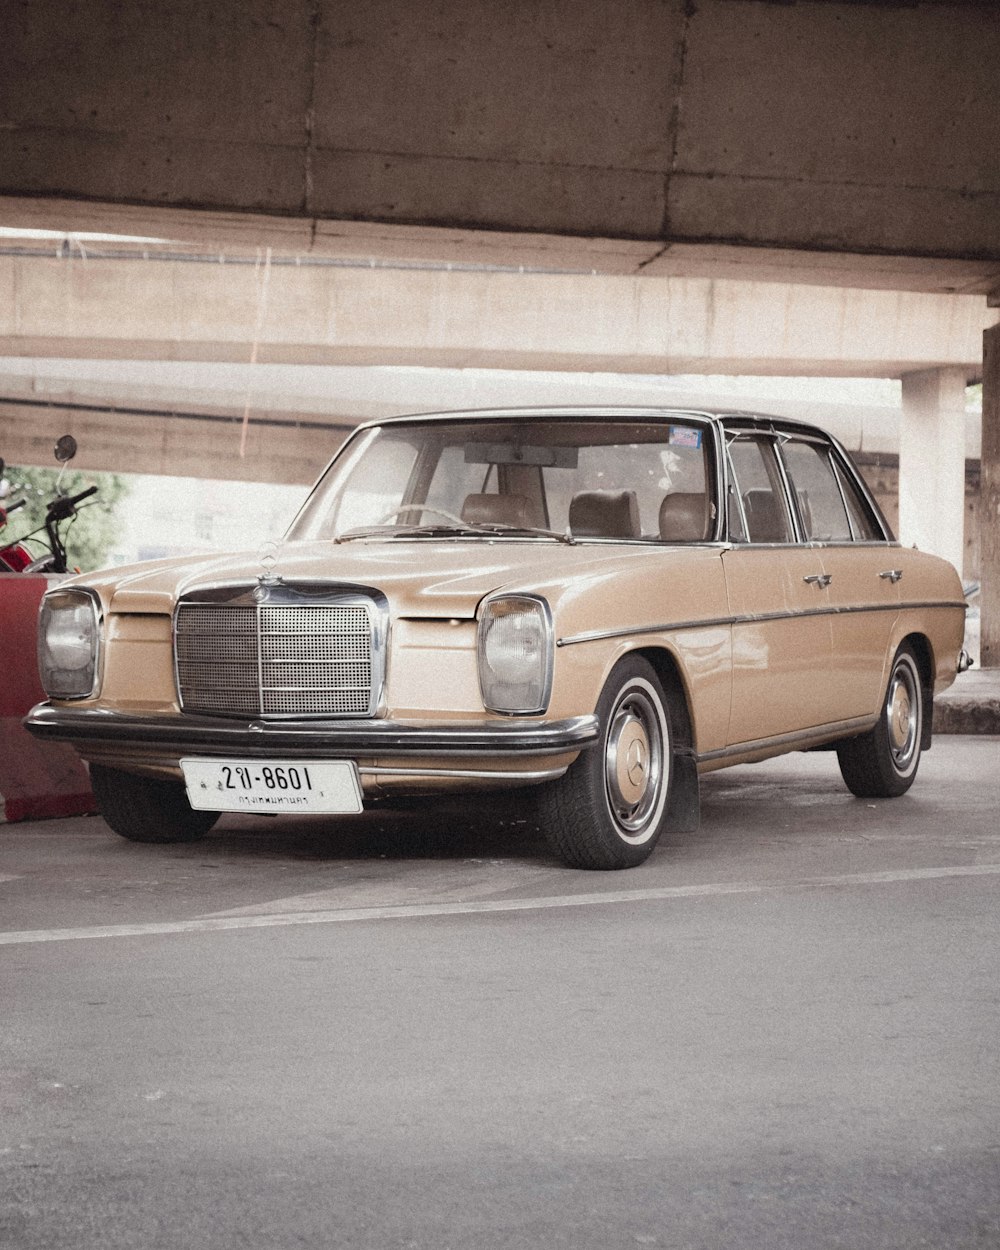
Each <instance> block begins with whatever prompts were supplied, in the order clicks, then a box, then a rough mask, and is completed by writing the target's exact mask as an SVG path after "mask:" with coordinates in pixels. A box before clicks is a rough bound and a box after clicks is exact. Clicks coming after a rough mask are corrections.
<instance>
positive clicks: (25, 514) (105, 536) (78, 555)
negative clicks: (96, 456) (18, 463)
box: [0, 467, 131, 573]
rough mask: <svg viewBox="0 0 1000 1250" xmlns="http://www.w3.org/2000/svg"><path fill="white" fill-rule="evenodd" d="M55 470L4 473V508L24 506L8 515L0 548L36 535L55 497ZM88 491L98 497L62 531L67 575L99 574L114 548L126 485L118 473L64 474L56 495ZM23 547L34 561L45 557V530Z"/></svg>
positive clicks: (88, 501) (81, 507)
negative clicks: (23, 503) (93, 571)
mask: <svg viewBox="0 0 1000 1250" xmlns="http://www.w3.org/2000/svg"><path fill="white" fill-rule="evenodd" d="M58 477H59V470H58V469H34V468H24V469H22V468H14V467H10V468H8V469H7V471H6V474H5V481H6V483H7V484H8V487H9V489H8V491H7V496H6V499H5V500H2V501H0V502H2V503H5V504H7V506H9V505H10V504H11V503H13V502H14V501H15V500H17V499H25V500H27V504H26V506H25V507H23V508H20V509H19V510H18V511H17V512H15V513H13V514H12V515H11V517H10V519H9V520H8V522H7V527H6V529H4V530H3V531H0V546H2V545H4V544H6V543H9V542H13V541H14V540H15V539H17V538H21V537H22V536H23V535H25V534H30V533H31V532H32V531H34V530H37V529H40V527H41V526H42V523H43V522H44V520H45V506H46V504H47V503H48V501H49V500H50V499H52V498H53V497H54V496H55V493H56V479H57V478H58ZM88 486H97V488H98V491H97V494H96V495H93V496H92V497H91V498H90V499H88V500H86V501H85V502H84V503H83V504H81V506H80V511H79V513H78V514H77V516H76V517H75V518H74V519H73V520H72V521H70V522H68V523H66V524H64V525H63V527H62V531H61V532H62V535H63V541H64V542H65V544H66V551H67V558H68V561H69V567H70V569H79V570H80V572H81V573H88V572H90V570H91V569H98V568H100V567H101V566H102V565H103V564H104V563H105V562H106V561H107V557H108V552H109V551H111V549H112V548H113V547H114V545H115V537H116V532H117V524H116V520H115V515H114V509H115V505H116V504H118V503H121V502H122V500H124V499H126V498H127V497H128V494H129V491H130V489H131V487H130V485H129V483H128V482H127V481H126V479H125V478H124V477H122V476H121V475H120V474H118V473H80V472H76V471H74V472H66V473H64V474H63V476H62V480H61V481H60V482H59V493H60V494H62V495H76V494H79V492H80V491H82V490H85V489H86V488H87V487H88ZM25 546H26V547H27V548H28V549H29V550H30V551H31V553H32V555H33V556H40V555H44V554H45V550H46V538H45V530H44V529H41V532H40V533H38V534H36V535H35V537H34V538H31V539H29V541H28V542H26V543H25Z"/></svg>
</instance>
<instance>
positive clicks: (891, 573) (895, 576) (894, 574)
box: [879, 569, 903, 586]
mask: <svg viewBox="0 0 1000 1250" xmlns="http://www.w3.org/2000/svg"><path fill="white" fill-rule="evenodd" d="M902 576H903V570H902V569H886V570H885V572H884V573H879V577H885V578H888V580H889V581H890V582H892V584H893V585H894V586H895V584H896V583H897V582H898V581H899V579H900V578H901V577H902Z"/></svg>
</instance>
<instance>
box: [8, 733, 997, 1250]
mask: <svg viewBox="0 0 1000 1250" xmlns="http://www.w3.org/2000/svg"><path fill="white" fill-rule="evenodd" d="M998 765H1000V739H997V738H941V739H938V741H937V742H936V743H935V746H934V749H933V750H932V751H931V753H930V754H929V755H927V756H926V757H925V759H924V761H923V763H922V765H921V775H920V777H919V778H918V781H917V783H916V785H915V787H914V789H913V790H912V791H911V793H910V794H909V795H907V796H906V797H904V798H902V799H898V800H893V801H889V802H874V801H863V800H857V799H854V798H852V797H851V796H850V795H849V794H848V793H847V791H846V790H845V789H844V788H843V786H842V784H841V783H840V780H839V775H838V774H837V769H836V764H835V762H834V760H833V758H832V757H830V756H828V755H812V756H792V757H788V758H786V759H783V760H780V761H775V762H772V763H769V764H765V765H758V766H755V767H752V768H740V769H733V770H729V771H728V772H724V773H719V774H716V775H715V776H714V777H711V778H708V779H706V781H705V793H704V820H703V824H702V828H701V829H700V830H699V832H698V833H696V834H687V835H684V836H683V837H679V838H676V839H675V840H674V841H673V842H672V843H671V844H669V845H665V846H661V847H660V848H659V849H658V851H657V852H656V854H655V855H654V857H653V858H652V860H651V861H650V862H649V863H648V864H647V865H646V866H645V867H643V868H641V869H636V870H633V871H631V872H626V873H618V874H590V873H583V872H575V871H569V870H567V869H564V868H561V867H560V866H559V865H558V864H557V863H555V862H554V861H553V860H552V859H551V858H550V856H549V855H548V854H547V852H546V850H545V848H544V846H543V844H542V843H541V841H540V839H539V838H538V836H537V833H536V832H535V831H533V830H531V829H530V828H528V827H526V826H524V825H518V824H513V825H511V824H505V823H503V821H502V820H501V819H499V818H497V817H494V818H492V819H491V820H489V821H484V820H482V819H480V818H477V817H475V816H474V815H473V814H471V813H470V812H468V811H464V810H462V809H461V808H456V807H452V808H448V809H442V808H429V809H427V810H426V811H424V812H422V813H421V814H419V815H417V816H408V817H401V816H393V817H387V816H385V815H383V814H378V813H373V814H366V815H365V816H362V817H358V818H356V819H351V820H349V821H346V822H344V823H343V824H342V825H341V826H339V827H338V828H337V829H335V830H334V829H331V828H330V827H329V826H328V825H325V824H324V823H323V822H322V821H319V820H316V819H312V820H309V819H299V820H285V821H281V820H270V821H254V820H251V819H248V818H243V817H231V818H226V819H224V820H223V821H222V822H221V823H220V825H219V826H218V827H217V829H216V830H215V831H213V833H212V834H211V835H210V836H209V837H208V839H207V840H206V841H205V842H203V843H201V844H200V845H196V846H188V847H143V846H136V845H132V844H129V843H126V842H124V841H121V840H120V839H118V838H116V837H115V835H113V834H110V833H109V832H108V831H107V829H106V827H105V826H104V825H103V823H102V822H101V821H100V820H98V819H97V818H91V819H80V820H64V821H51V822H44V823H38V824H31V825H15V826H7V827H4V828H3V829H0V1006H2V1015H0V1039H2V1040H0V1060H2V1067H0V1077H2V1079H0V1245H2V1246H3V1247H4V1248H5V1250H8V1248H9V1250H29V1248H30V1250H36V1248H37V1250H54V1248H56V1247H73V1250H91V1248H94V1250H97V1248H98V1247H100V1250H117V1248H118V1247H129V1248H130V1250H131V1248H133V1247H137V1248H141V1250H160V1248H168V1247H169V1248H171V1250H173V1248H175V1247H176V1248H181V1247H183V1248H187V1247H197V1248H198V1250H221V1248H226V1250H229V1248H230V1247H233V1248H235V1247H247V1246H249V1247H262V1248H263V1247H266V1248H267V1250H285V1248H286V1247H289V1248H290V1247H301V1246H308V1247H327V1246H329V1247H345V1248H350V1247H365V1248H368V1247H371V1248H373V1250H374V1248H378V1250H383V1248H385V1250H395V1248H397V1247H398V1248H400V1250H402V1248H404V1247H421V1248H424V1247H426V1248H428V1250H449V1248H452V1250H459V1248H461V1250H465V1248H467V1247H474V1248H479V1247H515V1248H520V1247H532V1248H534V1247H545V1248H546V1250H549V1248H552V1247H573V1248H574V1250H581V1248H584V1250H588V1248H590V1247H593V1248H595V1250H597V1248H598V1247H599V1248H601V1250H616V1248H618V1247H636V1246H660V1247H676V1248H678V1250H679V1248H681V1247H683V1248H684V1250H720V1248H723V1247H725V1248H728V1247H766V1248H767V1250H784V1248H787V1250H813V1248H816V1247H821V1248H823V1250H826V1248H828V1247H865V1248H868V1247H893V1248H898V1250H916V1248H917V1247H935V1248H937V1247H940V1248H941V1250H966V1248H968V1247H988V1248H989V1250H996V1248H997V1247H998V1246H1000V1060H998V1042H1000V946H998V919H997V917H998V901H1000V822H998V819H997V812H998V808H1000V775H998Z"/></svg>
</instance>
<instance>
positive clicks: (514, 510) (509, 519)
mask: <svg viewBox="0 0 1000 1250" xmlns="http://www.w3.org/2000/svg"><path fill="white" fill-rule="evenodd" d="M462 520H463V521H467V522H468V523H469V524H470V525H491V524H493V525H514V526H517V527H518V528H519V529H531V528H533V527H534V526H535V524H536V522H535V520H534V518H533V516H532V507H531V500H530V499H529V498H528V496H527V495H466V497H465V502H464V503H463V504H462Z"/></svg>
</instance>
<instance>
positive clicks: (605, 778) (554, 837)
mask: <svg viewBox="0 0 1000 1250" xmlns="http://www.w3.org/2000/svg"><path fill="white" fill-rule="evenodd" d="M597 718H598V722H599V724H600V737H599V738H598V741H597V743H596V744H595V745H594V746H592V747H590V748H589V749H588V750H586V751H584V752H583V754H582V755H581V756H580V757H579V758H578V759H577V760H576V761H575V763H574V764H573V765H572V767H571V768H570V769H569V771H568V772H567V773H566V774H565V776H563V777H561V778H560V779H559V780H558V781H556V782H553V783H552V784H551V785H549V786H546V787H545V788H544V789H543V790H541V791H540V792H539V794H538V813H537V814H538V817H539V820H540V822H541V824H542V828H543V829H544V831H545V834H546V837H547V838H548V840H549V844H550V846H551V847H552V849H553V850H554V851H555V853H556V854H557V855H558V856H559V857H560V859H562V860H563V862H564V863H566V864H568V865H569V866H570V867H571V868H595V869H614V868H633V867H635V866H636V865H637V864H641V863H642V862H643V861H644V860H645V859H647V858H648V857H649V855H650V854H651V853H652V850H653V848H654V846H655V845H656V842H657V839H658V838H659V836H660V831H661V830H662V828H663V824H664V816H665V813H666V807H667V795H668V792H669V789H670V771H671V748H670V720H669V716H668V714H667V708H666V701H665V697H664V694H663V687H662V686H661V685H660V682H659V679H658V678H657V676H656V673H655V671H654V670H653V668H652V666H651V665H650V664H649V663H648V662H647V661H646V660H644V659H643V658H642V657H641V656H626V657H625V659H623V660H621V661H619V663H618V664H616V665H615V667H614V668H613V669H612V671H611V675H610V676H609V678H608V681H607V684H606V685H605V687H604V690H603V691H602V692H601V697H600V699H599V700H598V704H597Z"/></svg>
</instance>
